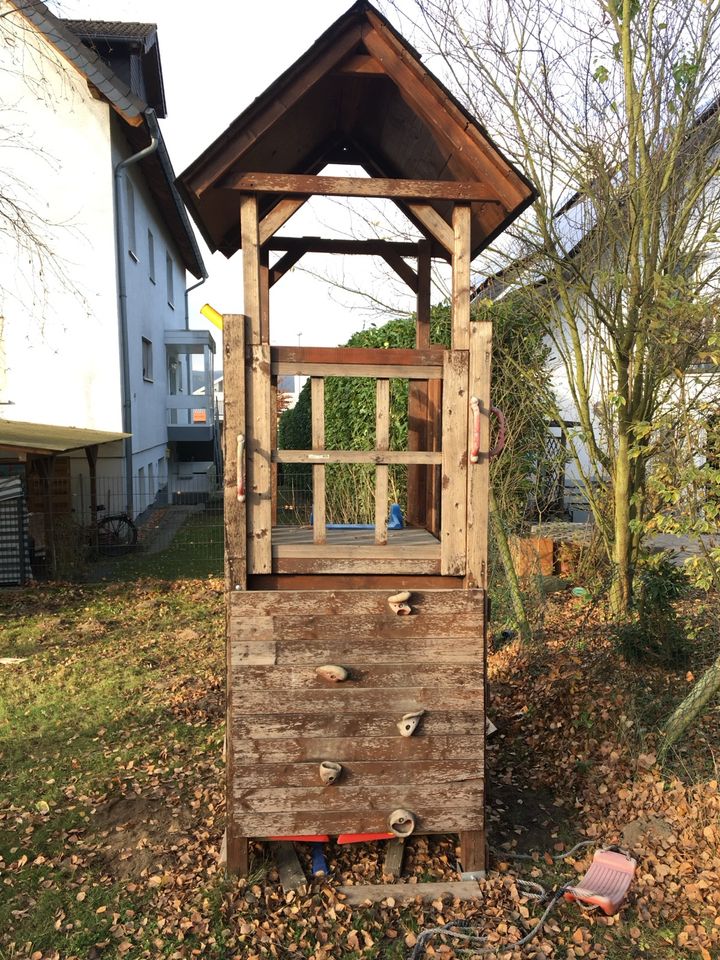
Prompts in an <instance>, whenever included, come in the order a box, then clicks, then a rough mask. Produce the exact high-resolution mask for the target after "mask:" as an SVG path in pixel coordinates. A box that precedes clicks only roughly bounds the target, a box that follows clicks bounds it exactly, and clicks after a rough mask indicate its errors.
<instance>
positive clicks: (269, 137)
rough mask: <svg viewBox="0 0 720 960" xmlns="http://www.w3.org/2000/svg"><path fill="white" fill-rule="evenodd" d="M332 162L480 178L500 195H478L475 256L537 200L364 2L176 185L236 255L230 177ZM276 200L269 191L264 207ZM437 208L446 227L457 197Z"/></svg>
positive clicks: (385, 172) (413, 174) (312, 169)
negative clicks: (484, 198)
mask: <svg viewBox="0 0 720 960" xmlns="http://www.w3.org/2000/svg"><path fill="white" fill-rule="evenodd" d="M359 57H360V58H363V59H359ZM332 162H335V163H338V162H339V163H346V164H347V163H357V164H359V165H360V166H362V167H363V168H364V169H365V170H366V171H367V172H368V173H369V174H370V175H371V176H377V177H392V178H394V177H399V178H404V179H413V180H440V179H442V180H455V181H476V182H481V183H483V184H484V185H486V186H487V187H488V188H489V189H490V191H491V192H492V193H493V194H494V196H496V197H497V201H496V202H492V203H473V204H472V215H473V216H472V221H473V222H472V248H473V256H475V255H477V254H478V253H479V252H480V251H481V250H482V249H483V248H484V247H486V246H487V245H488V244H489V243H490V242H491V241H492V239H493V238H494V237H495V236H497V235H498V234H499V233H501V232H502V231H503V230H504V229H506V227H507V226H509V224H510V223H511V222H512V221H513V220H514V219H515V218H516V217H517V216H518V215H519V214H520V213H521V212H522V211H523V210H524V209H525V208H526V207H527V206H528V205H529V204H530V203H532V201H533V200H534V199H535V191H534V188H533V186H532V184H531V183H530V182H529V181H528V180H527V179H526V178H525V177H524V176H523V174H522V173H521V172H520V171H519V170H517V169H516V168H515V167H514V166H513V165H512V164H511V163H510V162H509V161H508V160H507V159H506V158H505V157H504V156H503V154H502V153H501V152H500V150H499V149H498V148H497V147H496V146H495V144H494V143H493V142H492V140H491V139H490V137H489V136H488V134H487V132H486V131H485V130H484V128H483V127H482V126H481V125H480V124H479V123H478V121H477V120H476V119H475V118H474V117H472V116H471V115H470V114H469V113H468V111H467V110H466V109H465V108H464V107H463V105H462V104H461V103H460V102H459V101H458V100H457V99H456V98H455V97H454V96H453V95H452V94H451V93H450V92H449V91H448V90H447V89H446V88H445V87H444V86H443V85H442V84H441V83H440V81H439V80H438V79H437V78H436V77H434V76H433V75H432V74H431V73H430V72H429V71H428V70H427V69H426V68H425V67H424V66H423V65H422V63H421V62H420V56H419V54H418V53H417V51H415V50H414V49H413V48H412V47H411V46H410V45H409V44H408V43H407V42H406V41H405V40H404V39H403V38H402V37H401V36H400V35H399V34H398V33H397V31H396V30H395V29H394V28H393V27H392V26H391V24H390V23H389V22H388V20H386V18H385V17H383V16H382V14H380V13H379V11H378V10H376V9H375V7H373V6H372V4H370V3H368V2H367V0H359V2H357V3H355V4H354V5H353V6H352V7H350V9H349V10H347V11H346V13H344V14H343V15H342V16H341V17H340V18H339V19H338V20H336V21H335V23H334V24H333V25H332V26H331V27H330V28H329V29H328V30H326V31H325V33H323V34H322V36H321V37H319V39H318V40H317V41H316V42H315V43H314V44H313V45H312V46H311V47H310V49H309V50H308V51H307V52H306V53H305V54H303V55H302V56H301V57H300V58H299V59H298V60H297V61H296V62H295V63H294V64H293V65H292V66H291V67H290V68H289V69H288V70H286V71H285V72H284V73H283V74H282V75H281V76H280V77H278V79H277V80H276V81H275V82H274V83H272V84H271V85H270V86H269V87H268V88H267V90H265V92H264V93H263V94H261V95H260V96H259V97H258V98H257V99H256V100H255V101H254V102H253V103H251V104H250V106H249V107H247V109H246V110H244V111H243V112H242V113H241V114H240V116H239V117H237V119H236V120H234V121H233V123H231V124H230V126H229V127H228V128H227V130H225V132H224V133H222V134H221V135H220V136H219V137H218V138H217V140H215V142H214V143H213V144H211V145H210V146H209V147H208V148H207V149H206V150H205V151H204V152H203V153H202V154H201V155H200V156H199V157H198V159H197V160H195V161H194V163H192V164H191V165H190V166H189V167H188V169H187V170H185V171H184V173H183V174H181V176H180V177H179V179H178V186H179V188H180V190H181V192H182V193H183V196H184V197H185V201H186V203H187V204H188V207H189V208H190V210H191V212H192V214H193V216H194V218H195V220H196V222H197V224H198V226H199V228H200V230H201V231H202V233H203V235H204V237H205V239H206V241H207V242H208V244H209V245H210V247H211V248H212V249H214V250H215V249H219V250H221V251H222V252H223V253H224V254H225V255H226V256H228V257H229V256H231V255H232V254H233V253H234V252H235V251H236V250H238V249H239V247H240V231H239V224H238V220H239V215H238V205H237V204H236V203H233V202H232V199H231V198H230V197H231V195H230V194H229V193H228V187H230V186H231V185H232V183H233V182H234V181H235V180H237V178H238V177H239V176H240V175H241V174H242V173H249V172H262V173H296V174H297V173H300V174H316V173H319V172H320V171H321V170H322V169H323V167H324V166H326V165H327V164H328V163H332ZM277 202H278V197H277V196H272V197H269V196H267V195H265V196H264V197H263V198H262V202H261V210H260V213H261V215H264V214H266V213H267V211H268V210H269V209H270V208H271V207H272V206H273V205H274V204H275V203H277ZM397 202H398V206H400V207H401V209H403V211H404V212H405V213H406V215H407V216H408V217H409V219H410V220H412V221H413V222H414V223H415V224H416V225H417V226H419V224H418V221H417V219H416V218H415V217H414V216H413V214H412V211H411V210H410V209H409V207H408V205H407V203H404V202H402V201H397ZM432 206H433V208H434V210H435V212H436V213H437V214H439V215H440V217H442V219H443V220H444V221H445V223H446V224H448V225H449V224H450V222H451V215H452V204H451V203H449V202H447V201H434V202H433V204H432ZM420 229H421V232H425V231H424V230H423V228H422V227H420Z"/></svg>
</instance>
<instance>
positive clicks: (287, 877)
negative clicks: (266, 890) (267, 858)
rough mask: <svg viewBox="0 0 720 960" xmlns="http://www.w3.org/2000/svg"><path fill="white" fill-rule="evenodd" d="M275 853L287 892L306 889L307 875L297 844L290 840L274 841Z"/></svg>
mask: <svg viewBox="0 0 720 960" xmlns="http://www.w3.org/2000/svg"><path fill="white" fill-rule="evenodd" d="M273 853H274V854H275V862H276V863H277V868H278V873H279V874H280V883H281V885H282V888H283V890H284V891H285V893H290V891H291V890H297V891H298V892H301V891H304V890H305V888H306V887H307V877H306V876H305V873H304V872H303V868H302V867H301V866H300V861H299V860H298V855H297V853H296V851H295V844H293V843H291V842H290V841H289V840H280V841H278V842H277V843H273Z"/></svg>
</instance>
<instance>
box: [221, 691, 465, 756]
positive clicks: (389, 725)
mask: <svg viewBox="0 0 720 960" xmlns="http://www.w3.org/2000/svg"><path fill="white" fill-rule="evenodd" d="M241 707H242V705H239V707H238V710H239V709H241ZM266 709H267V707H266ZM398 719H399V718H398V717H397V716H396V715H395V714H394V713H392V712H389V711H388V708H387V704H386V705H385V707H384V709H383V711H381V712H373V711H368V712H366V713H362V714H344V713H339V714H338V715H337V716H333V715H331V714H327V713H316V714H312V715H308V714H307V713H301V712H300V708H299V706H298V705H297V703H296V705H295V708H294V711H293V712H292V713H284V714H282V716H281V715H279V714H267V713H265V714H262V713H260V714H243V713H239V712H236V715H235V716H233V718H232V731H233V737H237V739H238V740H239V741H243V742H244V741H251V740H254V741H258V743H256V745H255V748H254V750H251V749H250V748H249V747H246V748H245V749H246V755H249V754H250V753H253V754H255V755H256V756H257V758H260V757H261V758H262V760H263V762H264V763H272V762H295V761H296V760H297V762H302V761H303V760H306V761H312V760H314V758H315V756H314V755H313V754H312V752H311V753H310V755H308V756H306V755H305V753H307V749H309V747H307V746H306V748H302V747H301V746H300V741H302V740H313V739H314V740H315V744H314V748H315V750H316V751H319V752H320V753H322V751H323V749H324V747H323V744H324V743H327V742H328V741H332V745H333V750H334V751H335V752H336V753H338V758H340V757H342V759H343V760H347V761H351V760H352V761H353V762H356V763H357V762H365V761H367V760H368V758H369V757H372V759H373V761H380V760H387V759H392V760H407V761H414V760H419V759H436V760H446V761H450V760H453V759H462V760H466V759H468V758H472V757H479V756H481V755H482V743H481V741H482V740H483V737H482V736H481V734H482V727H481V724H482V723H483V721H484V716H483V714H482V713H481V712H480V709H479V708H478V710H467V711H463V712H461V713H451V712H449V711H443V710H438V709H437V708H436V706H435V704H433V709H432V710H429V711H428V712H427V713H426V714H425V716H424V717H423V718H422V722H421V724H420V726H419V728H418V731H417V733H416V734H415V735H414V736H413V737H398V729H397V726H396V723H397V720H398ZM444 738H455V739H456V740H457V744H456V745H455V746H454V747H452V750H454V751H455V752H454V753H452V754H444V753H443V750H444V749H445V746H446V745H447V744H446V741H445V739H444ZM457 738H465V739H462V740H459V739H457ZM265 740H275V741H293V743H292V744H291V746H290V747H285V746H283V743H282V742H279V743H276V744H275V746H274V747H272V748H271V747H262V748H261V747H260V746H259V745H258V744H259V742H260V741H265ZM428 741H431V742H428ZM435 741H439V742H438V743H435ZM372 744H374V745H375V746H374V747H373V746H371V745H372ZM418 744H419V746H418ZM310 746H312V745H310ZM376 748H377V749H379V750H382V751H383V752H382V755H378V754H376V753H375V749H376ZM363 750H366V752H365V753H363ZM367 750H369V751H370V752H367ZM260 751H262V752H260ZM268 751H269V752H268ZM303 751H304V752H303ZM423 751H424V752H425V754H426V755H425V756H423ZM288 757H290V760H288ZM320 759H321V760H322V759H324V758H323V757H320Z"/></svg>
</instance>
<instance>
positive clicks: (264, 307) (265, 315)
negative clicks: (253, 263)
mask: <svg viewBox="0 0 720 960" xmlns="http://www.w3.org/2000/svg"><path fill="white" fill-rule="evenodd" d="M268 257H269V255H268V252H267V250H263V249H262V248H261V249H260V267H259V274H258V279H259V283H260V339H261V342H262V343H270V268H269V259H268ZM273 410H275V406H274V405H273Z"/></svg>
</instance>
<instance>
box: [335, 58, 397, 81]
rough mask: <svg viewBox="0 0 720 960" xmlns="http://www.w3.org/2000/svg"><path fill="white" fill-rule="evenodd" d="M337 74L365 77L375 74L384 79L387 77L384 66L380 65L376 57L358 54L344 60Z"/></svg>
mask: <svg viewBox="0 0 720 960" xmlns="http://www.w3.org/2000/svg"><path fill="white" fill-rule="evenodd" d="M337 72H338V73H339V74H344V75H346V76H347V75H348V74H349V75H351V76H352V75H357V74H361V75H363V76H368V75H370V76H372V75H373V74H375V75H379V76H383V77H385V76H387V74H386V73H385V70H384V69H383V66H382V64H381V63H378V61H377V60H376V59H375V57H371V56H368V54H367V53H356V54H354V55H353V56H351V57H348V58H347V60H343V62H342V63H341V64H340V66H339V67H338V69H337Z"/></svg>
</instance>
